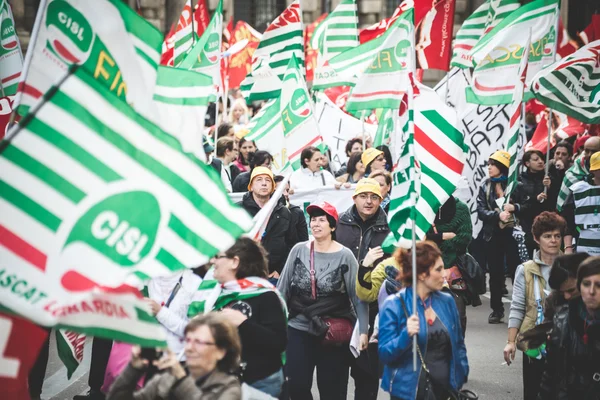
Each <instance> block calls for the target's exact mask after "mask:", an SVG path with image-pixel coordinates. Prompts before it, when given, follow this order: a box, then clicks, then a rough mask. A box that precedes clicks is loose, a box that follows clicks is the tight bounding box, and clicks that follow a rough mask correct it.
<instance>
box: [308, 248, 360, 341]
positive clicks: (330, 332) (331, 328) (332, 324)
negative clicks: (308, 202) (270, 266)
mask: <svg viewBox="0 0 600 400" xmlns="http://www.w3.org/2000/svg"><path fill="white" fill-rule="evenodd" d="M310 286H311V291H312V298H313V299H314V300H316V299H317V280H316V277H315V242H311V243H310ZM321 319H322V320H323V322H324V323H325V325H327V332H325V337H323V342H322V343H323V344H324V345H331V346H333V345H342V344H348V343H350V339H351V338H352V331H353V326H352V323H351V322H350V321H349V320H347V319H346V318H330V317H322V318H321Z"/></svg>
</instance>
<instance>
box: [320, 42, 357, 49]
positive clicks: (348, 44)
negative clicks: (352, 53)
mask: <svg viewBox="0 0 600 400" xmlns="http://www.w3.org/2000/svg"><path fill="white" fill-rule="evenodd" d="M357 45H358V40H330V41H329V42H328V43H327V46H328V47H348V48H354V47H356V46H357Z"/></svg>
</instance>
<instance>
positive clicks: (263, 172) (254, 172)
mask: <svg viewBox="0 0 600 400" xmlns="http://www.w3.org/2000/svg"><path fill="white" fill-rule="evenodd" d="M259 175H268V176H269V178H271V182H272V183H273V188H272V190H271V193H273V192H274V191H275V178H274V177H273V171H271V170H270V169H269V168H267V167H256V168H254V169H253V170H252V174H251V175H250V182H249V183H248V190H252V181H253V180H254V178H256V177H257V176H259Z"/></svg>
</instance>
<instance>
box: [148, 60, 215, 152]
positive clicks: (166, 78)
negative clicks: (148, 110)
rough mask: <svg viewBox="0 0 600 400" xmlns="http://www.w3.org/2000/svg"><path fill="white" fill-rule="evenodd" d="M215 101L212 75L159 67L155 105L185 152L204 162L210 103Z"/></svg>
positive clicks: (162, 119)
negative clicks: (203, 134)
mask: <svg viewBox="0 0 600 400" xmlns="http://www.w3.org/2000/svg"><path fill="white" fill-rule="evenodd" d="M214 101H216V92H215V90H214V86H213V80H212V78H211V77H210V76H207V75H204V74H201V73H199V72H194V71H188V70H185V69H181V68H173V67H166V66H164V65H160V66H159V67H158V77H157V80H156V86H155V87H154V102H155V103H156V109H157V110H158V112H159V116H160V119H161V121H168V128H169V129H168V130H167V132H168V133H171V134H172V135H173V136H175V137H176V138H177V139H178V140H179V142H180V143H181V147H182V148H183V151H185V152H187V153H192V154H193V155H195V156H196V157H197V158H198V159H200V160H204V159H205V155H204V147H203V145H202V134H201V133H202V132H203V131H204V116H205V114H206V110H207V108H208V103H209V102H214Z"/></svg>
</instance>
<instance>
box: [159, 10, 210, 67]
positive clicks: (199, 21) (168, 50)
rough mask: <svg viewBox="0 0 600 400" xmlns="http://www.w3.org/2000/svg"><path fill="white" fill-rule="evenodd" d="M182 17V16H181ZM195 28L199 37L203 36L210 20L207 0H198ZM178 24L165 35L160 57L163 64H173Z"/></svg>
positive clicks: (195, 12) (194, 16)
mask: <svg viewBox="0 0 600 400" xmlns="http://www.w3.org/2000/svg"><path fill="white" fill-rule="evenodd" d="M180 18H181V17H180ZM192 18H194V29H195V31H196V34H197V35H198V37H200V36H202V34H203V33H204V31H205V30H206V27H207V26H208V24H209V22H210V20H209V18H208V9H207V8H206V0H198V4H197V5H196V7H194V15H193V17H192ZM176 28H177V26H176V25H175V24H174V25H173V26H171V30H170V31H169V33H168V34H167V36H165V41H164V42H163V46H162V55H161V58H160V64H161V65H170V66H173V60H174V56H173V48H174V47H175V41H174V35H175V30H176Z"/></svg>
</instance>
